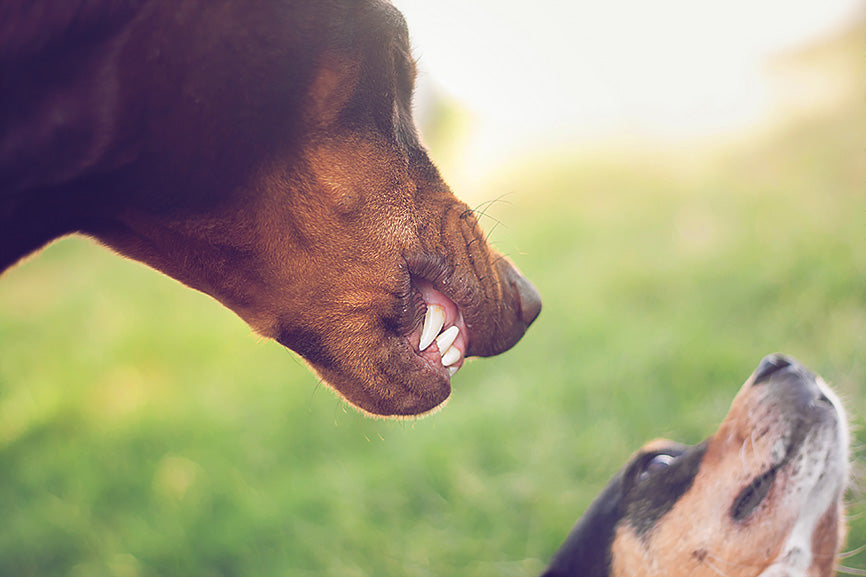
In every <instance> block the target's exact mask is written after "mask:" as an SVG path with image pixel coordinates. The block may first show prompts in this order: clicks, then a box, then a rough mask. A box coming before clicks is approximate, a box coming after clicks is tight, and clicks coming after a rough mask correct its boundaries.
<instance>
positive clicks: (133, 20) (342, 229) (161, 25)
mask: <svg viewBox="0 0 866 577" xmlns="http://www.w3.org/2000/svg"><path fill="white" fill-rule="evenodd" d="M414 77H415V67H414V63H413V61H412V59H411V57H410V53H409V41H408V34H407V31H406V26H405V23H404V21H403V19H402V17H401V16H400V14H399V12H397V10H396V9H394V8H393V7H392V6H391V5H390V4H388V3H386V2H382V1H377V0H310V1H297V0H294V1H293V0H284V1H277V0H271V1H262V2H247V1H242V0H209V1H207V2H205V1H195V0H177V1H168V0H165V1H158V0H150V1H148V0H140V1H133V0H127V1H114V2H109V1H107V0H106V1H103V2H100V1H96V0H91V1H86V0H80V1H78V2H73V1H71V0H63V1H60V0H57V1H54V2H48V1H43V2H39V1H38V0H27V1H25V0H0V79H2V80H0V82H2V85H0V94H2V105H0V271H2V270H3V269H6V268H8V267H10V266H12V265H13V264H14V263H15V262H17V261H18V260H19V259H20V258H21V257H22V256H24V255H27V254H28V253H30V252H32V251H34V250H36V249H38V248H40V247H41V246H43V245H44V244H45V243H47V242H49V241H51V240H52V239H54V238H57V237H59V236H63V235H66V234H70V233H75V232H81V233H84V234H87V235H91V236H93V237H95V238H97V239H99V240H100V241H101V242H102V243H104V244H105V245H107V246H109V247H111V248H112V249H114V250H116V251H117V252H119V253H121V254H123V255H126V256H128V257H131V258H134V259H137V260H140V261H142V262H145V263H147V264H149V265H150V266H152V267H154V268H156V269H158V270H160V271H162V272H164V273H166V274H168V275H170V276H172V277H174V278H176V279H178V280H180V281H181V282H183V283H185V284H187V285H189V286H190V287H193V288H195V289H198V290H201V291H203V292H205V293H207V294H209V295H211V296H213V297H214V298H216V299H217V300H219V301H220V302H222V303H223V304H224V305H225V306H227V307H228V308H230V309H232V310H233V311H235V312H236V313H237V314H238V315H240V316H241V317H242V318H243V319H244V320H246V321H247V322H248V323H249V324H250V325H251V326H252V327H253V328H254V329H255V330H256V331H257V332H258V333H260V334H262V335H265V336H267V337H270V338H274V339H277V340H278V341H279V342H281V343H282V344H284V345H285V346H287V347H289V348H292V349H294V350H295V351H297V352H298V353H300V354H301V355H302V356H304V357H305V358H306V359H307V360H308V361H309V362H310V363H311V365H312V366H313V368H314V369H315V370H316V371H317V372H318V373H319V374H320V375H322V376H323V377H324V378H325V380H327V381H328V382H329V383H330V384H331V385H332V386H334V387H335V388H336V389H337V390H338V391H339V392H340V393H341V394H342V395H343V396H344V397H345V398H346V399H348V400H349V401H350V402H352V403H353V404H355V405H357V406H359V407H361V408H362V409H364V410H365V411H368V412H370V413H375V414H381V415H408V414H418V413H423V412H425V411H429V410H431V409H433V408H434V407H436V406H437V405H439V404H440V403H442V402H443V401H444V400H445V399H446V398H447V397H448V395H449V394H450V382H449V381H448V379H447V378H444V377H442V376H441V375H440V374H438V373H435V372H431V371H430V370H428V368H427V367H426V365H425V364H424V363H423V362H421V360H420V359H419V357H418V355H417V354H416V353H415V352H414V351H413V350H412V347H411V346H410V345H409V344H408V342H407V339H406V335H407V334H409V333H410V332H411V331H412V330H413V329H415V328H417V326H418V323H420V320H421V317H422V316H423V302H420V303H419V298H418V291H417V290H416V288H415V284H414V282H413V281H414V279H427V280H429V281H430V282H432V283H433V284H434V286H435V287H436V288H437V289H438V290H439V291H441V292H442V293H443V294H445V295H446V296H448V297H449V298H450V299H451V300H453V301H454V302H455V303H456V304H457V305H458V307H459V308H460V310H461V312H462V314H463V316H464V318H465V322H466V326H467V328H468V331H469V334H468V341H469V349H468V350H467V354H468V355H494V354H497V353H500V352H502V351H504V350H506V349H508V348H509V347H511V346H512V345H514V344H515V343H516V342H517V341H518V340H519V338H520V337H521V335H522V334H523V332H524V331H525V329H526V327H527V326H528V325H529V324H530V323H531V322H532V320H533V319H534V318H535V316H536V315H537V314H538V311H539V308H540V301H539V299H538V295H537V293H536V292H535V290H534V289H533V288H532V287H531V285H530V284H529V283H528V282H527V281H526V280H525V279H524V278H523V277H522V276H521V275H520V274H519V272H517V270H516V269H515V268H514V267H513V266H512V265H511V264H510V263H509V262H508V261H507V260H506V259H504V258H503V257H502V256H501V255H499V254H497V253H496V252H495V251H493V250H492V249H491V248H490V247H489V246H488V245H487V243H486V242H485V240H484V236H483V234H482V232H481V230H480V228H479V226H478V223H477V222H476V219H475V215H474V214H473V212H472V211H471V210H469V209H468V207H467V206H466V205H465V204H463V203H462V202H460V201H459V200H457V199H456V198H455V197H454V195H453V194H452V193H451V191H450V190H449V188H448V187H447V185H446V184H445V183H444V182H443V180H442V178H441V177H440V175H439V173H438V171H437V170H436V168H435V167H434V166H433V164H432V163H431V162H430V160H429V158H428V156H427V153H426V151H425V150H424V148H423V146H422V145H421V143H420V142H419V139H418V136H417V134H416V130H415V127H414V124H413V121H412V117H411V95H412V89H413V84H414Z"/></svg>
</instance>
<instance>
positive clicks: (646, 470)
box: [638, 453, 676, 481]
mask: <svg viewBox="0 0 866 577" xmlns="http://www.w3.org/2000/svg"><path fill="white" fill-rule="evenodd" d="M675 460H676V457H674V456H673V455H668V454H666V453H659V454H658V455H655V456H654V457H652V458H651V459H649V460H648V461H647V462H646V463H645V464H644V467H643V469H642V470H641V472H640V474H639V475H638V480H639V481H640V480H643V479H646V478H647V477H648V476H650V475H652V474H653V473H654V472H656V471H660V470H662V469H667V468H668V467H669V466H670V465H671V463H673V462H674V461H675Z"/></svg>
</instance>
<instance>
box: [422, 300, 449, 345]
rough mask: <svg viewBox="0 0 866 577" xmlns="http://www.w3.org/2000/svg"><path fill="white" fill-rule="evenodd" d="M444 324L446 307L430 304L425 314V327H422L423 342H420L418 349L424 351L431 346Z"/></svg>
mask: <svg viewBox="0 0 866 577" xmlns="http://www.w3.org/2000/svg"><path fill="white" fill-rule="evenodd" d="M444 325H445V309H444V308H442V307H441V306H439V305H428V306H427V314H425V315H424V328H423V329H421V342H420V343H419V344H418V350H419V351H423V350H424V349H426V348H427V347H429V346H430V343H432V342H433V340H434V339H435V338H436V335H438V334H439V331H441V330H442V327H443V326H444Z"/></svg>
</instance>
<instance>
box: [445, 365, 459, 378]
mask: <svg viewBox="0 0 866 577" xmlns="http://www.w3.org/2000/svg"><path fill="white" fill-rule="evenodd" d="M457 369H458V367H445V370H447V371H448V376H449V377H453V376H454V373H456V372H457Z"/></svg>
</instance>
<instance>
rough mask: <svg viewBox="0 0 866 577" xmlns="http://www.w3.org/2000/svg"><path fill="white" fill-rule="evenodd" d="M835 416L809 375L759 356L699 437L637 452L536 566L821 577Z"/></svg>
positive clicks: (588, 575)
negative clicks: (546, 562)
mask: <svg viewBox="0 0 866 577" xmlns="http://www.w3.org/2000/svg"><path fill="white" fill-rule="evenodd" d="M847 426H848V425H847V419H846V416H845V411H844V409H843V408H842V405H841V403H840V402H839V399H838V398H837V397H836V395H835V393H833V391H832V390H831V389H830V388H829V387H828V386H827V385H826V384H825V383H824V381H823V380H821V378H820V377H818V376H816V375H815V374H814V373H812V372H811V371H809V370H808V369H806V368H805V367H804V366H803V365H801V364H799V363H798V362H797V361H795V360H794V359H792V358H790V357H786V356H783V355H771V356H769V357H767V358H766V359H764V361H763V362H761V364H760V365H759V367H758V368H757V369H756V370H755V372H754V373H753V375H752V377H750V378H749V379H748V380H747V381H746V383H745V384H744V385H743V386H742V388H741V389H740V392H739V393H738V394H737V396H736V398H735V399H734V402H733V404H732V405H731V409H730V411H729V412H728V416H727V417H726V418H725V419H724V421H722V424H721V425H720V426H719V428H718V430H717V431H716V433H715V434H714V435H712V436H711V437H710V438H709V439H707V440H706V441H704V442H703V443H701V444H699V445H695V446H694V447H690V448H689V447H685V448H683V446H681V445H677V444H676V443H671V442H668V441H654V442H651V443H649V444H648V445H647V446H646V447H644V449H642V450H641V451H638V453H637V454H636V455H635V456H634V457H633V458H632V459H631V460H630V462H629V463H628V464H626V466H625V467H624V468H623V469H622V470H621V471H620V472H619V473H618V474H617V475H616V476H615V477H614V478H613V479H612V480H611V481H610V483H609V484H608V486H607V487H606V488H605V489H604V491H602V493H601V494H600V495H599V497H598V498H597V499H596V501H595V502H594V503H593V504H592V505H591V506H590V507H589V509H587V511H586V513H585V514H584V516H583V517H581V519H580V520H579V521H578V522H577V524H576V525H575V527H574V528H573V529H572V532H571V534H570V535H569V536H568V539H567V540H566V541H565V543H564V544H563V545H562V547H561V548H560V549H559V551H557V553H556V555H555V556H554V558H553V560H552V561H551V563H550V566H549V567H548V569H547V571H546V572H545V573H544V575H545V577H578V576H579V577H669V576H671V575H689V576H692V577H717V576H718V575H736V576H737V577H768V576H770V575H773V576H776V575H784V576H786V577H831V576H832V575H834V574H835V568H836V559H837V557H838V556H837V553H838V552H839V551H840V549H841V547H842V545H843V542H844V536H845V532H846V526H845V515H844V508H843V494H844V491H845V488H846V485H847V482H848V471H849V466H848V442H849V440H848V429H847ZM666 446H667V447H666ZM674 455H677V456H676V457H675V456H674ZM636 466H638V467H639V468H638V469H637V471H638V473H637V475H635V467H636ZM635 477H636V478H637V480H638V482H637V483H634V481H633V479H634V478H635ZM640 481H643V482H640ZM731 569H735V571H734V570H731Z"/></svg>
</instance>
